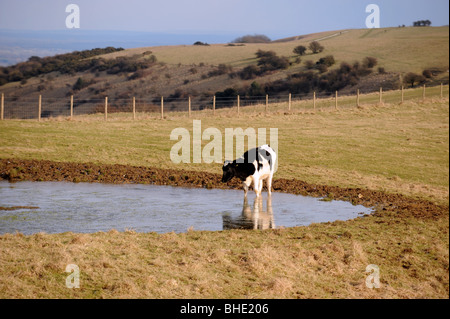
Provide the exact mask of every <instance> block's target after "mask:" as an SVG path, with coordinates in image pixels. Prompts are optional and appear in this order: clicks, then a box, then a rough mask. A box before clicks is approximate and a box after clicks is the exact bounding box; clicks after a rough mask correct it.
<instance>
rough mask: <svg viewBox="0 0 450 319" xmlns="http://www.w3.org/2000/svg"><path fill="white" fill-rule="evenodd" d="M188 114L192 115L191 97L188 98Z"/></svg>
mask: <svg viewBox="0 0 450 319" xmlns="http://www.w3.org/2000/svg"><path fill="white" fill-rule="evenodd" d="M188 115H189V117H191V97H190V96H189V98H188Z"/></svg>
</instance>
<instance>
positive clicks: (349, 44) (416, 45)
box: [0, 27, 449, 112]
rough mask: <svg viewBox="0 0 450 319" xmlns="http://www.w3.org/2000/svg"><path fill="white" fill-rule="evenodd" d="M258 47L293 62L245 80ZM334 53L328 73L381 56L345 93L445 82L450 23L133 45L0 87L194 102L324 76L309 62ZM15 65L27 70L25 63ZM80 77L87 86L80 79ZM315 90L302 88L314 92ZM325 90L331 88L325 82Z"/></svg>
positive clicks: (13, 91) (25, 95)
mask: <svg viewBox="0 0 450 319" xmlns="http://www.w3.org/2000/svg"><path fill="white" fill-rule="evenodd" d="M312 41H318V42H319V43H321V44H322V45H323V46H324V48H325V49H324V50H323V52H321V53H318V54H312V53H311V51H310V50H307V52H306V54H305V55H303V56H301V57H299V56H297V55H295V54H294V53H293V49H294V48H295V47H296V46H299V45H303V46H305V47H308V45H309V43H311V42H312ZM258 50H263V51H273V52H275V53H276V55H277V56H284V57H286V58H287V59H288V61H289V66H288V67H287V68H285V69H280V70H271V71H270V72H264V73H262V74H258V75H256V76H253V77H251V78H249V79H243V78H242V77H241V76H239V72H240V71H241V70H243V69H244V68H245V67H248V66H250V65H257V63H258V59H257V57H256V55H255V53H256V52H257V51H258ZM330 55H332V56H333V57H334V60H335V63H334V65H332V66H330V67H329V68H328V69H327V70H326V71H325V72H323V73H324V74H325V75H326V74H327V72H328V73H330V72H332V71H333V70H337V71H336V72H337V73H336V74H339V72H338V70H339V68H340V67H341V64H342V63H343V62H347V63H348V64H349V65H355V62H358V64H359V63H361V61H363V59H364V58H365V57H368V56H370V57H375V58H376V59H377V62H378V63H377V65H376V67H375V68H373V70H371V71H370V75H366V74H365V75H364V76H359V77H357V78H356V79H357V81H356V82H355V81H354V80H353V82H351V84H350V85H346V86H345V87H340V88H339V89H340V91H341V92H344V93H345V92H354V91H355V90H356V88H360V89H361V90H362V91H365V92H369V91H374V90H378V88H379V87H380V86H383V87H384V88H385V89H396V88H399V87H400V86H401V85H402V84H403V76H404V75H405V74H407V73H409V72H414V73H417V74H419V75H421V74H422V72H423V71H424V70H426V69H429V70H432V71H433V72H432V74H431V76H430V77H429V78H423V79H422V80H424V81H427V82H428V83H431V84H432V83H438V82H444V83H448V67H449V27H404V28H382V29H350V30H338V31H329V32H321V33H315V34H309V35H303V36H294V37H291V38H286V39H280V40H276V41H272V42H270V43H256V44H213V45H179V46H157V47H141V48H133V49H127V50H120V51H116V52H113V53H108V54H103V55H99V56H95V57H88V58H86V59H85V60H89V59H97V60H96V61H95V67H91V68H87V69H85V70H80V71H78V70H77V69H76V68H72V69H71V70H70V72H66V73H64V72H61V71H52V72H50V73H44V74H39V75H37V76H33V77H29V78H26V79H22V80H21V81H16V82H9V83H6V84H4V85H2V86H0V92H2V93H4V94H5V96H6V98H7V99H8V98H10V99H12V100H14V101H15V102H16V103H20V102H21V101H27V100H29V99H35V98H36V97H37V96H38V95H42V96H43V97H45V98H52V99H56V100H59V99H65V100H67V99H68V98H69V96H70V95H74V98H75V99H76V100H79V101H80V100H81V101H82V100H85V101H86V100H96V99H98V100H101V99H103V98H104V97H105V96H108V97H109V98H110V100H126V101H128V100H129V99H131V98H132V97H133V96H136V97H137V98H142V99H147V100H148V101H149V103H152V101H156V100H157V99H159V98H160V96H164V97H170V98H172V99H177V98H187V96H192V97H193V98H194V104H197V105H198V104H199V103H201V101H205V100H209V99H210V97H211V96H212V95H214V94H215V93H216V92H219V91H223V90H225V89H227V88H233V89H234V92H242V93H241V94H246V92H248V89H249V88H250V86H251V84H252V83H253V82H257V83H258V85H259V86H260V87H261V88H262V89H261V90H265V92H266V93H269V94H274V93H280V92H281V91H283V90H286V92H287V89H286V88H290V87H291V86H289V85H290V84H289V83H290V82H289V81H291V80H292V79H295V78H299V77H302V76H303V75H304V74H306V73H305V72H309V76H313V75H314V74H315V75H314V76H315V79H320V78H319V71H318V70H316V69H315V67H313V68H312V69H310V70H308V67H307V63H308V61H310V62H309V63H310V65H312V66H314V65H315V64H316V62H317V61H319V60H320V59H321V58H324V57H327V56H330ZM108 61H109V62H108ZM124 61H125V62H126V63H133V65H136V64H138V65H140V64H145V68H144V67H143V68H142V69H138V70H136V69H126V68H125V69H123V68H122V65H123V63H125V62H124ZM85 62H86V61H85ZM108 63H110V64H108ZM120 63H122V64H120ZM16 67H17V68H18V69H20V68H21V67H22V68H24V66H23V65H22V66H21V64H18V65H16ZM114 67H115V68H116V70H114ZM117 68H118V69H117ZM121 68H122V69H121ZM128 71H129V72H128ZM5 72H6V71H5V70H3V73H5ZM320 76H322V74H320ZM80 80H81V82H82V83H83V85H77V81H78V82H80ZM280 83H288V84H289V85H288V84H286V85H284V86H283V85H280ZM78 84H80V83H78ZM275 84H276V85H275ZM311 90H312V89H310V88H309V89H308V90H304V92H305V93H308V92H309V93H311V92H310V91H311ZM322 90H323V91H324V92H326V91H327V89H326V87H325V89H323V88H322ZM329 91H331V90H329ZM302 92H303V91H302ZM155 103H156V102H155ZM194 108H195V106H194ZM92 111H95V105H94V104H92V105H91V106H90V109H89V108H88V109H86V112H92Z"/></svg>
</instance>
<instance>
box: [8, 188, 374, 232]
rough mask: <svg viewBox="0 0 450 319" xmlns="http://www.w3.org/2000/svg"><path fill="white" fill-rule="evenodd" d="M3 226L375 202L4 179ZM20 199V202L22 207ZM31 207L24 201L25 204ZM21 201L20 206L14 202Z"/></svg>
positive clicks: (131, 225) (266, 224)
mask: <svg viewBox="0 0 450 319" xmlns="http://www.w3.org/2000/svg"><path fill="white" fill-rule="evenodd" d="M0 206H1V207H6V208H11V209H12V210H4V209H3V210H0V233H13V232H15V231H18V232H21V233H23V234H32V233H37V232H46V233H62V232H67V231H71V232H80V233H91V232H97V231H108V230H111V229H116V230H119V231H124V230H127V229H129V230H134V231H137V232H158V233H166V232H171V231H174V232H185V231H187V230H188V229H189V228H191V229H194V230H211V231H217V230H224V229H231V228H250V229H252V228H253V229H256V228H258V229H266V228H277V227H280V226H284V227H292V226H304V225H309V224H311V223H318V222H326V221H334V220H348V219H352V218H355V217H357V216H358V215H359V214H369V213H371V209H369V208H366V207H364V206H360V205H359V206H354V205H352V204H351V203H349V202H344V201H330V202H325V201H321V200H320V199H318V198H313V197H305V196H300V195H292V194H285V193H273V194H272V196H271V198H268V196H267V193H266V192H263V196H262V199H261V200H257V199H256V197H255V194H254V193H253V192H249V196H248V201H244V192H243V191H242V190H223V189H201V188H184V187H172V186H155V185H140V184H124V185H112V184H100V183H68V182H18V183H9V182H5V181H2V182H0ZM19 206H22V208H19ZM24 206H25V208H23V207H24ZM16 208H17V209H16Z"/></svg>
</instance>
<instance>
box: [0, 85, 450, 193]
mask: <svg viewBox="0 0 450 319" xmlns="http://www.w3.org/2000/svg"><path fill="white" fill-rule="evenodd" d="M413 92H415V93H413ZM413 92H411V93H408V94H417V95H420V92H421V91H420V90H413ZM447 92H448V87H447ZM397 95H398V93H397ZM373 98H375V100H376V99H377V96H376V95H365V96H362V97H361V103H362V105H363V107H360V108H355V107H353V108H349V109H338V110H337V111H336V110H334V107H329V106H328V107H325V106H326V105H327V102H326V100H322V101H320V102H319V103H318V106H317V107H318V109H317V112H315V113H314V112H312V109H311V105H310V102H298V103H293V105H292V112H291V113H288V112H286V109H287V104H281V105H274V106H271V109H270V112H269V113H268V114H265V112H264V106H256V107H252V106H250V107H246V108H241V109H242V112H241V116H240V117H236V108H234V109H221V110H217V111H216V116H215V117H213V116H212V112H211V111H210V110H209V111H208V110H207V111H201V112H196V113H195V115H193V117H192V118H191V119H190V118H188V117H187V116H186V114H183V113H169V114H167V116H168V118H167V119H166V120H159V119H158V115H154V117H150V118H149V119H148V120H144V119H142V120H137V121H133V120H132V118H131V116H130V115H129V114H128V115H126V114H115V115H112V116H110V117H109V121H108V122H104V121H103V120H102V117H101V115H100V116H87V117H79V118H77V119H76V120H74V121H67V120H64V119H63V120H61V119H59V120H44V121H42V122H40V123H39V122H36V121H28V120H25V121H16V120H13V121H3V122H2V123H0V125H1V130H0V139H1V140H2V145H1V146H0V156H1V157H2V158H8V157H16V158H23V159H31V158H33V159H48V160H53V161H63V162H95V163H105V164H114V163H116V164H130V165H134V166H152V167H156V168H175V169H186V170H202V171H207V172H212V173H218V174H220V173H221V165H220V164H217V163H214V164H193V163H190V164H174V163H172V162H171V161H170V150H171V148H172V146H173V145H174V144H175V143H176V141H171V140H170V139H169V137H170V133H171V131H172V130H173V129H174V128H178V127H182V128H186V129H188V130H189V131H190V134H191V138H192V120H193V119H200V120H201V121H202V123H201V124H202V131H203V130H205V129H206V128H208V127H215V128H218V129H219V130H220V132H222V134H223V135H224V131H225V128H228V127H232V128H237V127H241V128H243V129H246V128H247V127H249V126H250V124H249V123H252V125H251V127H254V128H255V129H257V128H266V131H267V141H269V129H270V128H278V143H279V146H278V147H279V150H278V151H279V171H278V173H277V176H278V177H283V178H296V179H300V180H304V181H307V182H310V183H319V184H325V185H339V186H351V187H367V188H371V189H374V190H385V191H388V192H393V193H396V192H400V193H403V194H406V195H409V196H425V197H427V198H430V199H433V200H438V201H448V102H447V101H448V100H439V99H434V100H428V101H427V102H426V103H423V102H422V101H420V100H416V101H413V102H407V103H405V104H403V105H399V104H387V103H386V104H384V105H382V106H373V105H372V106H364V105H365V104H364V103H365V101H370V100H371V99H373ZM386 98H387V99H389V95H386ZM342 103H344V102H342ZM328 104H331V105H333V104H334V101H333V100H330V101H329V103H328ZM320 109H322V111H320ZM141 117H142V118H145V117H143V116H141ZM231 123H232V124H231ZM207 143H208V141H202V145H203V146H205V145H206V144H207ZM223 144H224V141H223ZM223 149H224V147H223ZM235 155H237V156H240V154H235ZM191 158H192V152H191Z"/></svg>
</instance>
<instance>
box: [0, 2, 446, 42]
mask: <svg viewBox="0 0 450 319" xmlns="http://www.w3.org/2000/svg"><path fill="white" fill-rule="evenodd" d="M71 3H73V4H77V5H78V6H79V8H80V29H81V30H124V31H125V30H129V31H147V32H166V33H197V34H201V33H204V34H241V35H244V34H253V33H263V34H266V35H268V36H269V37H271V38H272V39H275V38H280V37H287V36H293V35H300V34H307V33H312V32H319V31H329V30H339V29H346V28H365V19H366V17H367V16H368V13H366V12H365V8H366V6H367V5H368V4H372V3H373V4H377V5H378V6H379V8H380V18H381V19H380V24H381V27H391V26H394V27H395V26H398V25H401V24H405V25H407V26H408V25H411V24H412V22H413V21H416V20H422V19H429V20H431V21H432V25H433V26H440V25H448V24H449V13H448V10H449V1H448V0H367V1H364V0H315V1H312V0H310V1H299V0H227V1H219V0H190V1H183V0H162V1H160V0H107V1H106V0H105V1H100V0H69V1H67V0H0V29H21V30H64V29H65V28H66V26H65V20H66V17H67V16H68V13H66V12H65V8H66V6H67V5H68V4H71Z"/></svg>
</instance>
